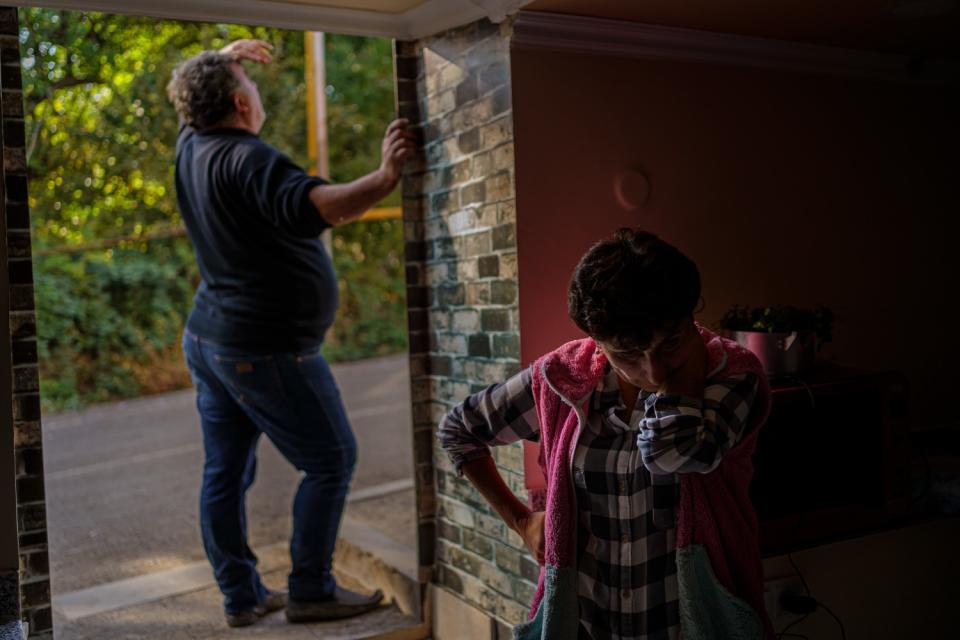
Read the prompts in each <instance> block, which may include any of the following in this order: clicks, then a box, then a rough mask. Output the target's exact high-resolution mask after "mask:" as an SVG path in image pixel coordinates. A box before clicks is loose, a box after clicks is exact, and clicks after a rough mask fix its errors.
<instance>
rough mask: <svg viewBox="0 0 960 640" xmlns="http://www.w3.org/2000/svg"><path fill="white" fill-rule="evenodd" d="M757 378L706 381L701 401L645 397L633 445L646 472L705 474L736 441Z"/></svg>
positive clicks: (675, 396) (754, 393)
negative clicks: (638, 430)
mask: <svg viewBox="0 0 960 640" xmlns="http://www.w3.org/2000/svg"><path fill="white" fill-rule="evenodd" d="M759 384H760V378H759V376H758V375H757V374H754V373H745V374H741V375H736V376H730V377H729V378H724V379H722V380H717V381H710V382H709V383H708V384H707V386H706V387H705V389H704V394H703V399H702V400H701V399H699V398H691V397H688V396H682V395H678V394H658V393H652V394H650V395H649V396H648V397H647V398H646V400H645V402H644V417H643V419H642V420H641V421H640V433H639V435H638V436H637V446H638V447H639V448H640V452H641V455H642V456H643V464H644V466H646V467H647V469H648V470H649V471H650V473H654V474H668V473H692V472H697V473H708V472H710V471H713V470H714V469H715V468H716V467H717V465H718V464H720V460H721V458H722V457H723V455H724V454H725V453H726V452H727V451H728V450H729V449H730V448H731V447H733V446H734V445H735V444H736V443H737V441H738V440H739V439H740V435H741V434H742V433H743V430H744V428H745V427H746V424H747V417H748V416H749V414H750V408H751V407H752V406H753V402H754V399H755V398H756V397H757V388H758V386H759Z"/></svg>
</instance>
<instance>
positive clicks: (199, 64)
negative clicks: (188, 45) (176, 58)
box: [167, 51, 241, 130]
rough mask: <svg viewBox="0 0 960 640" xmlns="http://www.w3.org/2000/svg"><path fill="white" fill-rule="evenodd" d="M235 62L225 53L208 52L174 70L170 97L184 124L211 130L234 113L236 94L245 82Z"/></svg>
mask: <svg viewBox="0 0 960 640" xmlns="http://www.w3.org/2000/svg"><path fill="white" fill-rule="evenodd" d="M231 62H233V59H232V58H230V57H229V56H226V55H224V54H222V53H219V52H217V51H204V52H203V53H200V54H198V55H195V56H193V57H192V58H190V59H189V60H185V61H184V62H182V63H180V64H179V65H178V66H177V68H176V69H174V71H173V77H172V78H171V79H170V83H169V84H168V85H167V96H168V97H169V98H170V102H172V103H173V106H174V108H175V109H176V110H177V114H178V115H179V116H180V119H181V120H182V121H183V122H184V123H186V124H188V125H190V126H191V127H193V128H194V129H197V130H202V129H207V128H209V127H212V126H214V125H217V124H220V123H221V122H223V121H224V120H225V119H226V118H227V117H228V116H229V115H230V114H231V113H233V94H234V93H236V92H237V91H238V90H239V89H240V86H241V85H240V80H239V78H237V76H236V74H234V72H233V69H231V68H230V63H231Z"/></svg>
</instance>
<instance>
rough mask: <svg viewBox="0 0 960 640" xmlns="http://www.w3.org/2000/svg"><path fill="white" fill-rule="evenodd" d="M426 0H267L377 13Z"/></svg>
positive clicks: (408, 7) (410, 5)
mask: <svg viewBox="0 0 960 640" xmlns="http://www.w3.org/2000/svg"><path fill="white" fill-rule="evenodd" d="M425 1H426V0H267V2H277V3H279V4H306V5H311V6H314V7H335V8H338V9H356V10H359V11H374V12H377V13H404V12H405V11H409V10H410V9H413V8H414V7H419V6H420V5H422V4H424V2H425Z"/></svg>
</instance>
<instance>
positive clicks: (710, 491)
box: [517, 325, 773, 638]
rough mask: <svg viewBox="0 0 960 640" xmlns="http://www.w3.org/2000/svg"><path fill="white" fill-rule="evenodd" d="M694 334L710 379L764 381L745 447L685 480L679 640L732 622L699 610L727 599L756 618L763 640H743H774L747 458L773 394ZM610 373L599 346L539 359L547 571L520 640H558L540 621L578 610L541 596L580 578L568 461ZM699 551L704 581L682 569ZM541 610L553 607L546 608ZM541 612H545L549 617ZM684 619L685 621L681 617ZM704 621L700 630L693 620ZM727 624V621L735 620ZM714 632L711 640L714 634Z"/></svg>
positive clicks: (574, 346)
mask: <svg viewBox="0 0 960 640" xmlns="http://www.w3.org/2000/svg"><path fill="white" fill-rule="evenodd" d="M698 328H699V330H700V335H701V338H702V339H703V341H704V343H705V345H706V348H707V354H708V371H714V370H718V372H717V373H716V374H714V377H715V378H722V377H728V376H733V375H737V374H740V373H746V372H752V373H756V374H758V375H759V376H760V380H761V383H760V388H759V390H758V393H757V397H756V401H755V404H754V406H753V408H752V409H751V412H750V418H749V422H748V429H747V431H746V432H745V435H744V436H743V438H742V439H741V440H740V442H739V443H738V444H737V445H736V446H734V447H733V448H732V449H730V450H729V451H728V452H727V453H726V455H725V456H724V457H723V460H722V461H721V462H720V464H719V465H718V466H717V467H716V468H715V469H714V470H713V471H711V472H709V473H705V474H700V473H684V474H681V475H680V497H679V504H678V505H677V509H676V511H675V512H676V526H677V552H678V569H681V571H679V572H678V576H679V578H680V581H681V589H680V597H681V625H682V629H683V634H684V637H685V638H693V637H707V636H706V635H704V633H703V630H702V629H701V630H700V631H699V632H698V631H697V630H695V629H694V628H693V627H696V626H700V627H713V628H714V629H717V628H719V627H718V625H720V624H721V622H722V621H718V620H717V617H718V616H719V617H723V616H724V615H726V614H724V613H722V612H721V613H716V612H714V611H703V610H702V609H704V606H703V605H702V601H710V600H712V599H713V598H714V597H717V598H719V599H720V600H721V601H722V600H723V599H724V598H726V599H727V600H734V601H736V602H735V605H736V606H737V607H739V612H738V614H737V615H741V616H742V615H743V612H744V611H747V614H746V615H750V614H749V610H748V609H747V606H746V605H749V609H752V610H753V612H755V613H756V619H757V622H756V625H757V629H758V632H757V633H756V634H753V635H750V634H746V635H744V636H743V637H762V636H767V637H772V633H773V629H772V626H771V624H770V620H769V618H768V617H767V615H766V611H765V608H764V604H763V570H762V565H761V562H760V553H759V537H758V525H757V518H756V514H755V512H754V509H753V505H752V503H751V501H750V496H749V485H750V479H751V477H752V475H753V464H752V462H751V455H752V453H753V450H754V447H755V445H756V441H757V435H758V433H759V430H760V427H761V426H762V425H763V423H764V422H765V421H766V418H767V415H768V413H769V410H770V388H769V385H768V384H767V382H766V377H765V376H764V375H763V369H762V367H761V365H760V363H759V361H758V360H757V358H756V357H755V356H754V355H753V354H752V353H750V352H749V351H747V350H746V349H744V348H743V347H741V346H740V345H738V344H737V343H735V342H733V341H731V340H727V339H725V338H721V337H719V336H717V335H715V334H713V333H712V332H710V331H709V330H707V329H705V328H703V327H701V326H699V325H698ZM606 365H607V361H606V357H605V356H604V354H603V352H602V351H601V350H600V348H599V347H598V346H597V344H596V342H594V341H593V340H591V339H589V338H587V339H583V340H577V341H574V342H569V343H567V344H565V345H563V346H562V347H560V348H559V349H557V350H555V351H553V352H551V353H549V354H547V355H546V356H544V357H542V358H540V359H539V360H538V361H537V362H536V363H535V365H534V367H533V394H534V399H535V401H536V406H537V414H538V417H539V420H540V428H541V449H540V465H541V468H542V469H543V472H544V477H545V478H546V480H547V487H546V504H545V511H546V523H545V538H546V542H545V549H544V555H545V561H546V567H545V568H544V570H543V571H541V575H540V582H539V584H538V588H537V592H536V595H535V596H534V599H533V603H532V610H531V615H530V617H531V623H528V626H535V627H536V629H537V630H538V631H537V632H536V633H534V634H528V633H525V632H524V631H522V630H521V631H518V636H517V637H523V638H527V637H543V638H548V637H554V635H556V634H554V633H552V632H548V631H546V630H545V629H546V628H548V627H549V626H550V625H549V620H544V619H543V618H544V615H546V617H547V618H549V617H550V615H551V614H550V611H551V610H554V611H557V610H562V609H564V608H569V606H571V603H572V602H573V600H571V598H572V595H571V594H569V593H564V594H563V596H562V597H563V600H564V602H563V603H562V606H556V605H555V606H549V605H550V603H543V602H542V601H543V600H544V595H545V593H546V594H547V597H548V598H554V597H556V598H559V597H560V596H558V595H557V594H558V587H557V586H556V585H552V584H547V583H548V582H551V580H553V581H554V582H558V581H557V580H555V579H554V578H553V577H554V576H556V575H558V571H559V572H560V574H563V573H570V572H569V571H567V572H563V571H561V570H564V569H569V568H573V569H574V570H575V568H576V530H577V526H576V522H577V521H576V502H575V495H576V494H575V490H574V484H573V479H572V475H571V473H572V460H573V454H574V450H575V448H576V445H577V439H578V437H579V434H580V429H581V427H582V425H583V424H585V423H586V414H585V411H586V408H585V407H586V406H587V405H586V403H587V401H588V399H589V397H590V395H591V393H592V392H593V390H594V389H595V388H596V386H597V384H598V383H599V381H600V380H601V379H602V377H603V375H604V372H605V370H606ZM697 547H702V549H703V550H705V552H706V553H705V556H704V554H702V553H699V552H700V549H698V548H697ZM693 549H697V551H698V557H701V558H705V559H706V560H708V561H709V566H706V567H705V568H704V567H703V566H701V567H700V569H699V571H700V573H699V574H696V575H699V577H696V575H695V572H694V571H693V570H692V569H690V567H692V566H693V565H692V564H684V566H683V567H681V566H680V564H681V560H680V557H684V558H688V557H690V556H689V555H688V554H687V553H686V552H685V551H684V550H687V551H690V550H693ZM706 560H701V561H700V565H705V563H706ZM710 570H712V572H713V576H715V578H716V581H719V584H720V585H722V588H720V587H717V588H714V589H713V593H708V594H707V595H706V597H705V596H704V595H703V592H702V590H703V589H704V588H705V586H704V584H703V583H704V582H711V581H710V580H705V579H704V578H703V575H708V576H709V574H710ZM685 575H686V576H687V578H686V579H687V581H688V582H689V583H690V584H688V585H687V586H686V588H685V586H684V584H682V583H683V581H684V579H685V577H684V576H685ZM564 581H565V582H567V583H568V584H567V586H564V587H562V588H560V589H559V591H560V592H564V591H569V590H570V586H569V581H570V578H569V577H566V578H564ZM706 588H708V589H709V588H710V587H709V586H707V587H706ZM697 590H700V591H697ZM724 590H726V593H724ZM685 594H686V595H685ZM728 596H732V598H729V597H728ZM685 598H686V601H685ZM691 600H697V601H698V602H692V601H691ZM743 603H746V605H743ZM543 604H547V605H548V606H546V607H542V606H541V605H543ZM557 604H560V603H557ZM725 607H726V608H727V609H728V613H729V603H728V602H720V605H719V606H718V607H716V609H724V608H725ZM698 608H699V609H701V610H698ZM708 608H709V607H708ZM540 609H545V610H546V613H545V614H544V612H542V611H540ZM684 611H686V612H687V614H688V615H684ZM538 612H539V613H538ZM691 615H692V616H693V618H691V617H690V616H691ZM564 617H566V615H565V616H564ZM698 617H699V620H697V619H695V618H698ZM727 617H728V618H730V616H729V615H728V616H727ZM733 617H736V616H733ZM534 618H538V620H537V623H536V625H534V624H533V622H534ZM545 624H546V625H547V626H546V627H545V626H544V625H545ZM734 626H737V624H734ZM529 631H534V629H532V628H531V629H529ZM715 632H716V631H715V630H714V631H711V632H710V634H712V633H715ZM710 634H708V635H710ZM558 637H559V636H558Z"/></svg>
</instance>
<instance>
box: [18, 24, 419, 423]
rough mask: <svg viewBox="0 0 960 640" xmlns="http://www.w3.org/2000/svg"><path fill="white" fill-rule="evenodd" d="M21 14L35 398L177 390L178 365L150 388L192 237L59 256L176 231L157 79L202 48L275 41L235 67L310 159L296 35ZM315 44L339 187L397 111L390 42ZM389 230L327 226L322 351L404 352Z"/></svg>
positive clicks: (167, 354) (188, 280) (392, 226)
mask: <svg viewBox="0 0 960 640" xmlns="http://www.w3.org/2000/svg"><path fill="white" fill-rule="evenodd" d="M20 16H21V27H22V28H21V34H20V44H21V53H22V61H23V65H22V70H23V84H24V96H25V102H26V115H25V121H26V129H27V159H28V165H29V171H30V206H31V213H32V216H33V239H34V250H35V251H36V252H37V253H38V254H40V255H41V256H42V257H38V258H37V260H36V281H37V288H36V290H37V307H38V330H39V345H40V356H41V370H42V392H43V398H44V402H45V405H46V406H47V408H48V409H55V408H63V407H75V406H82V405H83V404H86V403H89V402H95V401H101V400H106V399H110V398H116V397H127V396H131V395H136V394H138V393H141V392H144V391H159V390H162V384H170V385H174V386H176V385H178V384H179V385H182V384H184V383H186V378H185V376H184V375H182V371H181V374H179V375H172V374H171V375H169V376H159V378H160V379H161V386H160V387H157V386H156V385H157V384H158V383H157V382H156V379H157V378H158V376H157V375H151V371H154V372H156V371H169V370H171V368H175V367H174V366H173V365H176V367H179V368H180V370H182V366H180V365H179V362H178V358H179V356H178V351H177V350H178V343H179V335H180V332H181V331H182V326H183V320H184V318H185V316H186V313H187V311H188V309H189V305H190V299H191V297H192V291H193V289H194V287H195V285H196V283H197V278H198V276H197V272H196V266H195V263H194V260H193V255H192V251H191V250H190V246H189V243H188V242H187V241H186V240H185V239H183V238H170V239H164V240H154V241H146V240H143V241H140V240H136V241H131V242H126V243H123V244H121V245H120V246H119V247H117V248H116V249H114V250H107V251H103V250H100V251H90V250H85V251H77V252H74V253H70V254H69V255H67V254H57V253H56V252H58V251H63V250H64V249H68V250H69V249H70V248H76V249H80V248H82V247H84V246H85V245H87V244H89V243H92V242H96V241H98V240H103V239H109V238H117V237H134V238H137V237H141V236H144V235H147V234H151V233H156V232H162V231H164V230H167V229H174V228H177V227H179V225H180V219H179V213H178V211H177V206H176V200H175V197H174V193H173V156H174V145H175V142H176V136H177V131H178V128H179V127H178V123H177V119H176V114H175V113H174V111H173V108H172V107H171V106H170V104H169V103H168V101H167V97H166V84H167V82H168V80H169V78H170V74H171V72H172V70H173V68H174V66H175V65H176V64H177V63H178V62H180V61H181V60H183V59H185V58H186V57H189V56H191V55H194V54H196V53H198V52H200V51H202V50H204V49H213V48H219V47H222V46H223V45H225V44H226V43H228V42H230V41H232V40H235V39H238V38H260V39H263V40H267V41H269V42H271V43H272V44H273V45H274V55H275V61H274V63H273V64H271V65H268V66H260V65H247V66H248V71H249V73H250V75H251V77H252V78H253V79H254V81H255V82H256V83H257V84H258V87H259V90H260V93H261V96H262V99H263V103H264V106H265V108H266V111H267V114H268V118H267V122H266V124H265V126H264V129H263V131H262V132H261V137H263V139H264V140H266V141H268V142H270V143H271V144H273V145H274V146H276V147H277V148H279V149H280V150H281V151H283V152H284V153H286V154H287V155H289V156H290V157H291V158H292V159H293V160H294V161H295V162H297V163H298V164H300V165H301V166H308V165H310V159H309V157H308V152H307V147H306V143H305V140H306V107H305V102H306V88H305V82H304V36H303V34H302V33H299V32H293V31H285V30H280V29H273V28H267V27H248V26H238V25H222V24H199V23H179V22H172V21H161V20H153V19H147V18H140V17H131V16H119V15H105V14H98V13H88V14H83V13H74V12H66V11H56V10H50V9H21V12H20ZM326 53H327V87H326V94H327V99H328V126H329V137H330V143H331V147H330V166H331V173H332V176H331V177H332V178H333V180H334V181H346V180H350V179H353V178H356V177H359V176H360V175H361V174H363V173H366V172H367V171H369V170H371V169H373V168H374V167H375V165H376V162H377V160H378V159H379V146H380V140H381V136H382V132H383V129H384V128H385V127H386V124H387V122H388V121H389V120H390V118H391V115H392V111H393V80H392V62H391V53H390V43H389V42H388V41H385V40H379V39H365V38H355V37H347V36H329V37H328V38H327V49H326ZM392 201H394V202H396V201H397V198H396V195H394V196H393V197H392ZM400 227H401V225H400V223H399V221H387V222H369V223H360V224H355V225H350V226H348V227H345V228H343V229H340V230H337V233H336V235H335V239H334V243H335V246H336V247H338V248H337V249H336V250H335V251H334V263H335V265H336V266H337V268H338V271H339V275H340V278H341V303H342V308H341V313H340V316H339V317H338V320H337V324H336V329H335V330H334V331H333V336H331V337H332V340H331V345H330V349H329V351H330V354H331V356H332V357H335V358H346V357H350V358H354V357H365V356H369V355H376V354H380V353H383V352H385V351H391V350H392V351H395V350H397V349H399V348H402V347H403V345H404V331H403V327H404V321H403V320H404V306H403V299H402V295H403V294H402V292H403V271H402V254H401V253H400V252H401V251H402V231H401V229H400ZM358 247H359V250H358ZM341 249H342V251H341ZM50 252H54V253H53V254H50ZM44 254H50V255H44ZM171 363H172V364H171ZM163 380H168V382H163Z"/></svg>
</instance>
